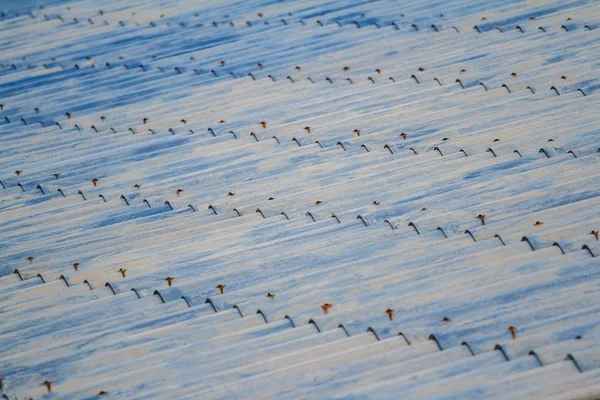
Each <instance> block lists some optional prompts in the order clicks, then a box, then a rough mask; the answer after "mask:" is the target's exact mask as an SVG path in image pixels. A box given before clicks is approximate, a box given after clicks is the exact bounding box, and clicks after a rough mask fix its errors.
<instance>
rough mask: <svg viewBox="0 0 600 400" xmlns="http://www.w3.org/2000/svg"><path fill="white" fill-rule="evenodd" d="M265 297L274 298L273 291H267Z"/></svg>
mask: <svg viewBox="0 0 600 400" xmlns="http://www.w3.org/2000/svg"><path fill="white" fill-rule="evenodd" d="M267 297H268V298H270V299H274V298H275V293H271V292H269V293H267Z"/></svg>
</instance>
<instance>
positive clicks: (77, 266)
mask: <svg viewBox="0 0 600 400" xmlns="http://www.w3.org/2000/svg"><path fill="white" fill-rule="evenodd" d="M77 268H79V263H74V264H73V269H74V270H75V271H77Z"/></svg>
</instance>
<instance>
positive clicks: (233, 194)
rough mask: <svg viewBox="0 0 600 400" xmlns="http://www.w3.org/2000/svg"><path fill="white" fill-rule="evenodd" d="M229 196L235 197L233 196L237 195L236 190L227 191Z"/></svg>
mask: <svg viewBox="0 0 600 400" xmlns="http://www.w3.org/2000/svg"><path fill="white" fill-rule="evenodd" d="M227 196H231V197H233V196H235V192H229V193H227Z"/></svg>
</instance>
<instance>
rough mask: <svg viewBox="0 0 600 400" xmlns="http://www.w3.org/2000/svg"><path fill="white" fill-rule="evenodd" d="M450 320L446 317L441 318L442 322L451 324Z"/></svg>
mask: <svg viewBox="0 0 600 400" xmlns="http://www.w3.org/2000/svg"><path fill="white" fill-rule="evenodd" d="M451 321H452V320H451V319H450V318H448V317H444V318H442V322H451Z"/></svg>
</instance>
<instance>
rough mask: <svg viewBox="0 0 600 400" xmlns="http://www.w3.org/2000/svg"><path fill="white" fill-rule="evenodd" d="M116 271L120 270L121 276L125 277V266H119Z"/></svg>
mask: <svg viewBox="0 0 600 400" xmlns="http://www.w3.org/2000/svg"><path fill="white" fill-rule="evenodd" d="M117 272H120V273H121V275H123V278H125V273H126V272H127V268H119V270H118V271H117Z"/></svg>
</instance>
